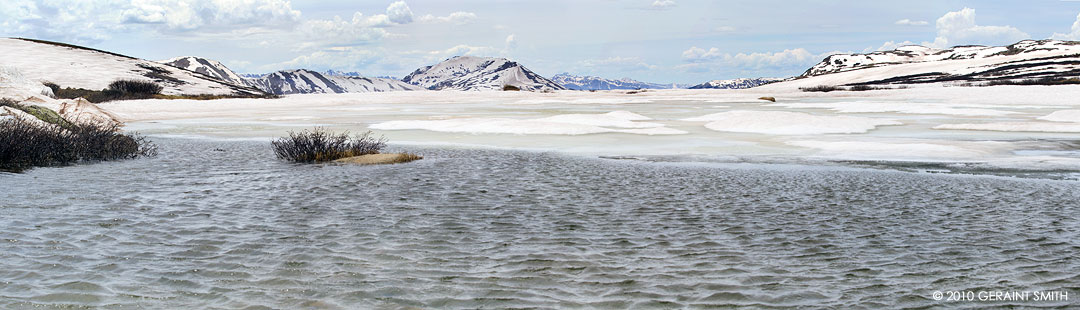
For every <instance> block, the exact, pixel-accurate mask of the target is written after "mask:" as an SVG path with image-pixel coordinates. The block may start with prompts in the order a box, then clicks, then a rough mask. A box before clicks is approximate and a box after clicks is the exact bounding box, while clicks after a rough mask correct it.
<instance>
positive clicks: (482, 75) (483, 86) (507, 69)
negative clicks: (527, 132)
mask: <svg viewBox="0 0 1080 310" xmlns="http://www.w3.org/2000/svg"><path fill="white" fill-rule="evenodd" d="M401 80H402V81H404V82H406V83H412V84H415V85H420V86H421V87H424V88H427V89H433V90H442V89H452V90H502V89H503V86H515V87H518V88H520V89H522V90H533V91H535V90H562V89H566V88H564V87H562V85H559V84H558V83H555V82H552V81H551V80H549V79H547V78H544V77H542V76H540V75H539V74H536V73H533V72H532V71H529V69H526V68H525V67H524V66H522V65H520V64H518V63H517V62H513V61H510V60H507V59H505V58H491V57H474V56H457V57H453V58H450V59H447V60H446V61H443V62H441V63H438V64H435V65H433V66H427V67H423V68H420V69H417V70H416V71H414V72H413V73H411V74H409V75H408V76H406V77H405V78H403V79H401Z"/></svg>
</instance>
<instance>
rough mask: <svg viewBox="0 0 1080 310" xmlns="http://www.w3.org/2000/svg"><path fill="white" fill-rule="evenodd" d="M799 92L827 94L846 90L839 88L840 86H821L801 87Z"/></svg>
mask: <svg viewBox="0 0 1080 310" xmlns="http://www.w3.org/2000/svg"><path fill="white" fill-rule="evenodd" d="M799 90H802V91H804V92H822V93H827V92H831V91H838V90H844V89H843V88H841V87H839V86H832V85H820V86H811V87H800V88H799Z"/></svg>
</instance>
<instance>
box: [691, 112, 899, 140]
mask: <svg viewBox="0 0 1080 310" xmlns="http://www.w3.org/2000/svg"><path fill="white" fill-rule="evenodd" d="M682 120H683V121H687V122H708V123H706V124H705V128H709V129H712V130H716V131H728V132H749V133H761V134H771V135H818V134H833V133H865V132H867V131H870V130H873V129H874V128H877V126H885V125H901V124H902V123H900V122H897V121H895V120H891V119H879V118H869V117H855V116H822V115H813V114H808V113H799V112H786V111H746V110H739V111H728V112H720V113H713V114H709V115H705V116H700V117H691V118H685V119H682Z"/></svg>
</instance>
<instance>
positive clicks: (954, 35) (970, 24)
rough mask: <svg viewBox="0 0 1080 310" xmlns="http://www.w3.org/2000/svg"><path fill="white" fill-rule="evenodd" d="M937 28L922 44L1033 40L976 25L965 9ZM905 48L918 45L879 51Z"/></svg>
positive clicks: (971, 12)
mask: <svg viewBox="0 0 1080 310" xmlns="http://www.w3.org/2000/svg"><path fill="white" fill-rule="evenodd" d="M1078 18H1080V17H1078ZM922 23H923V22H922V21H911V20H908V19H901V20H899V21H896V24H897V25H916V26H918V25H922ZM934 26H935V28H936V29H937V36H936V37H935V38H934V41H932V42H929V41H924V42H922V43H921V45H923V46H927V47H933V48H948V47H951V46H957V45H967V44H981V45H1006V44H1011V43H1016V42H1018V41H1020V40H1024V39H1028V38H1030V36H1029V35H1028V34H1027V33H1024V32H1023V31H1020V29H1016V28H1014V27H1012V26H982V25H978V24H976V23H975V9H972V8H964V9H962V10H959V11H955V12H948V13H945V15H942V16H941V18H938V19H937V22H936V23H935V24H934ZM1078 27H1080V26H1078V25H1074V29H1078ZM1078 34H1080V33H1078ZM904 45H915V43H914V42H911V41H903V42H897V41H888V42H885V43H884V44H882V45H881V47H878V48H877V49H876V50H878V51H887V50H894V49H896V48H897V47H900V46H904ZM871 50H872V47H871V48H867V49H866V50H864V52H869V51H871Z"/></svg>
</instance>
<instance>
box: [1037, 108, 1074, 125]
mask: <svg viewBox="0 0 1080 310" xmlns="http://www.w3.org/2000/svg"><path fill="white" fill-rule="evenodd" d="M1039 119H1041V120H1044V121H1051V122H1069V123H1080V110H1062V111H1055V112H1054V113H1050V115H1047V116H1043V117H1039Z"/></svg>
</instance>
